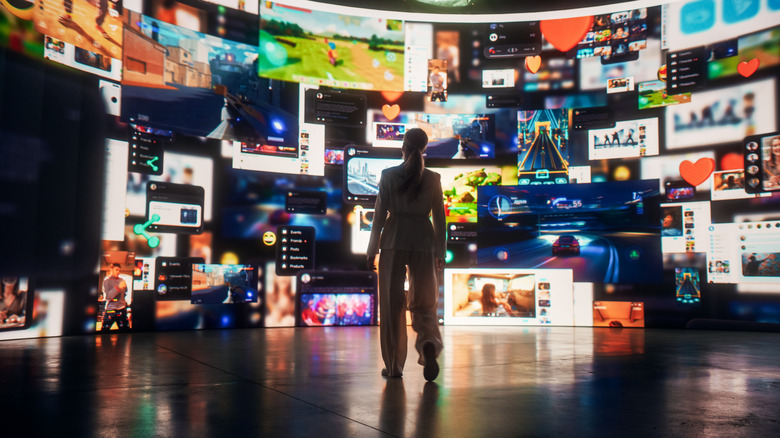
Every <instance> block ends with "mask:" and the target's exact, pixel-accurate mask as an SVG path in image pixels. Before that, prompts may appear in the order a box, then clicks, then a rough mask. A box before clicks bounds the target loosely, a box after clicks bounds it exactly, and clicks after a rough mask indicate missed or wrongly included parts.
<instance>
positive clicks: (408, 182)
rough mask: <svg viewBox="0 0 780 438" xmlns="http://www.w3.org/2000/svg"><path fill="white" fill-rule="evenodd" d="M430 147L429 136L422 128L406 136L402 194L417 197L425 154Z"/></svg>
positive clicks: (411, 131) (413, 130)
mask: <svg viewBox="0 0 780 438" xmlns="http://www.w3.org/2000/svg"><path fill="white" fill-rule="evenodd" d="M427 145H428V134H426V133H425V131H423V130H422V129H420V128H412V129H410V130H408V131H406V134H405V135H404V144H403V147H402V148H401V150H402V151H403V153H404V181H403V183H401V187H400V191H401V193H406V194H407V196H408V195H410V194H411V195H412V198H416V197H417V192H419V189H420V186H421V185H422V178H423V170H425V161H424V160H423V152H424V151H425V147H426V146H427Z"/></svg>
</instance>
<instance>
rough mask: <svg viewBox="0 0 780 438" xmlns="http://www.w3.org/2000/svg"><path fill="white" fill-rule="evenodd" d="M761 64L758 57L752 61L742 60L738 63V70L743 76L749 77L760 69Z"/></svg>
mask: <svg viewBox="0 0 780 438" xmlns="http://www.w3.org/2000/svg"><path fill="white" fill-rule="evenodd" d="M759 64H760V62H759V61H758V58H753V59H751V60H750V61H742V62H740V63H739V64H738V65H737V72H738V73H739V74H741V75H742V76H743V77H746V78H749V77H750V76H751V75H752V74H753V73H755V72H756V70H758V65H759Z"/></svg>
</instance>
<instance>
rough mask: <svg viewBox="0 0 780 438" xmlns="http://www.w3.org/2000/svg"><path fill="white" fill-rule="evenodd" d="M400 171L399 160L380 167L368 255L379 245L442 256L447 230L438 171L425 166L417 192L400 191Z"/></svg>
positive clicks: (374, 251)
mask: <svg viewBox="0 0 780 438" xmlns="http://www.w3.org/2000/svg"><path fill="white" fill-rule="evenodd" d="M403 173H404V167H403V164H401V165H400V166H396V167H391V168H389V169H385V170H383V171H382V177H381V179H380V181H379V195H378V196H377V198H376V205H375V212H374V223H373V225H372V227H371V238H370V240H369V243H368V255H369V256H373V255H376V254H377V253H378V252H379V249H380V248H381V249H397V250H407V251H428V252H433V253H434V255H435V256H436V257H438V258H444V252H445V250H446V235H447V231H446V221H445V219H444V201H443V199H442V198H443V197H442V190H441V175H439V174H438V173H436V172H433V171H431V170H428V169H425V170H424V171H423V179H422V184H421V185H420V189H419V190H418V191H417V193H416V194H411V193H406V194H402V193H400V189H399V188H400V186H401V184H402V183H403ZM407 195H412V196H407ZM414 195H416V196H414ZM431 215H432V216H433V223H431V220H430V219H429V216H431Z"/></svg>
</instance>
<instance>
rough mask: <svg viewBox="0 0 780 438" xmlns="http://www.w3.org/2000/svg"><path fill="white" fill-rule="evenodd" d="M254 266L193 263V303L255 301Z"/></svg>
mask: <svg viewBox="0 0 780 438" xmlns="http://www.w3.org/2000/svg"><path fill="white" fill-rule="evenodd" d="M257 294H258V292H257V270H256V269H255V268H254V267H253V266H249V265H217V264H201V263H195V264H193V265H192V304H237V303H255V302H257Z"/></svg>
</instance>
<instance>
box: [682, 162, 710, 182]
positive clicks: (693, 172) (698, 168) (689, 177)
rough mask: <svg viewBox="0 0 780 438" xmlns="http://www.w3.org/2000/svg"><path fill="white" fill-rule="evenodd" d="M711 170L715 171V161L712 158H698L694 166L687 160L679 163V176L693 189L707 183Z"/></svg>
mask: <svg viewBox="0 0 780 438" xmlns="http://www.w3.org/2000/svg"><path fill="white" fill-rule="evenodd" d="M713 170H715V160H713V159H712V158H707V157H703V158H699V159H698V160H696V164H694V163H691V162H690V161H689V160H685V161H683V162H682V163H680V176H681V177H682V179H684V180H685V182H687V183H688V184H690V185H692V186H694V187H696V186H698V185H699V184H701V183H703V182H704V181H707V178H709V177H710V175H712V171H713Z"/></svg>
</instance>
